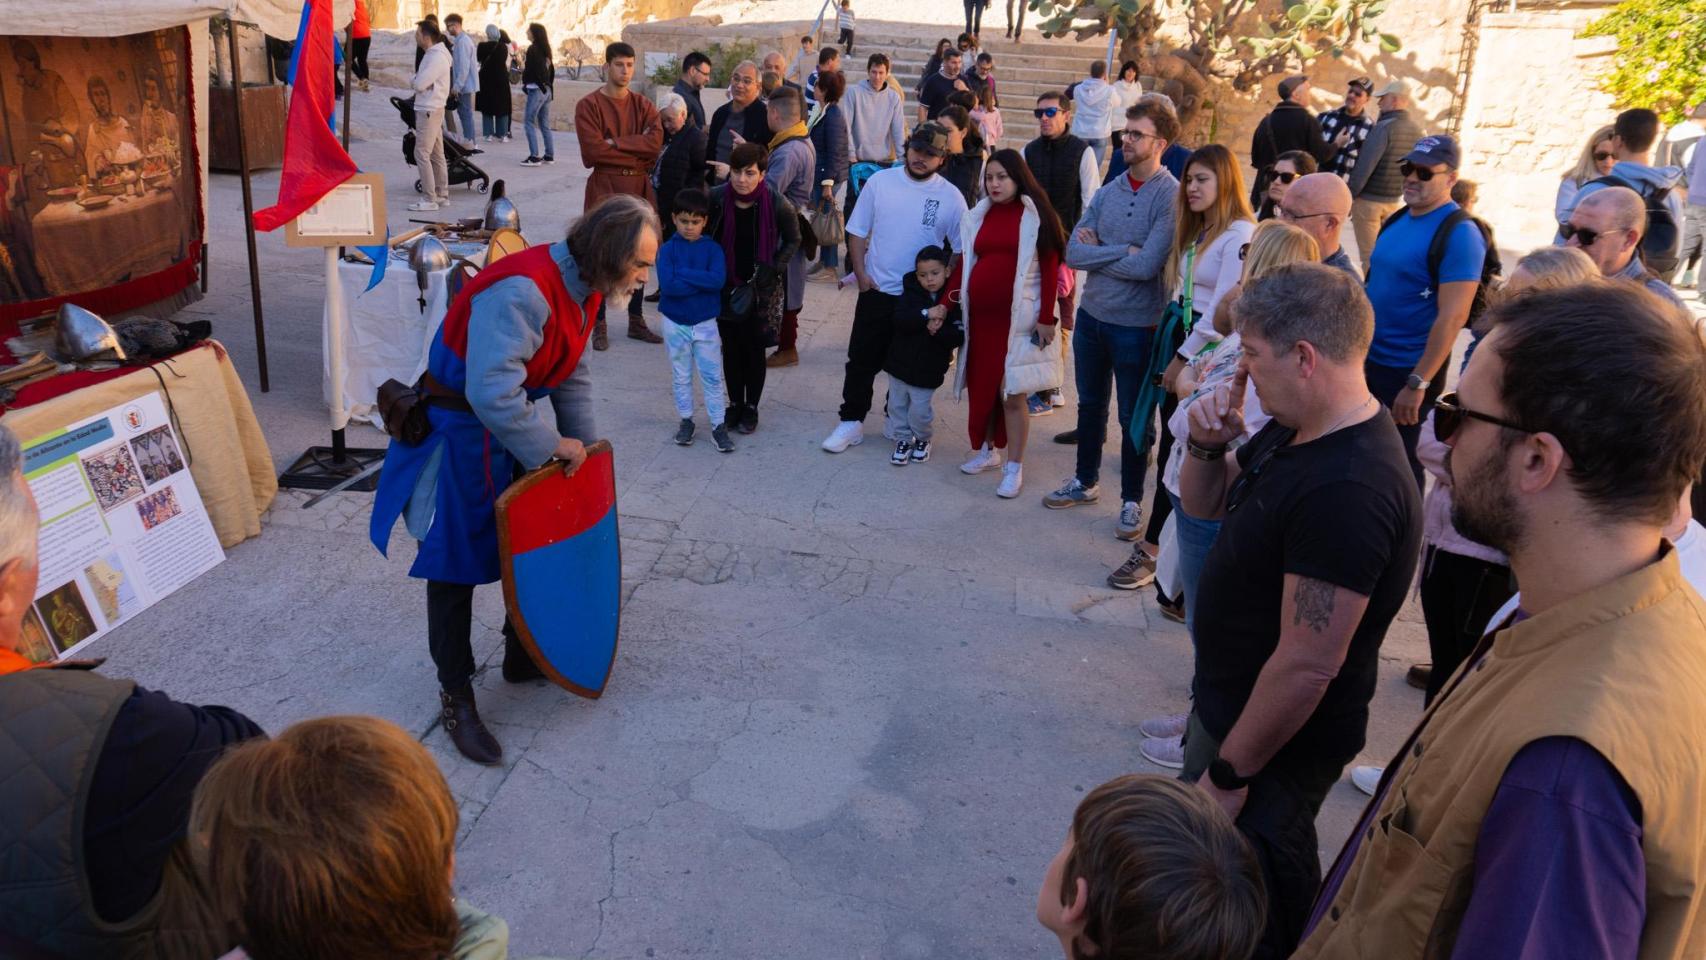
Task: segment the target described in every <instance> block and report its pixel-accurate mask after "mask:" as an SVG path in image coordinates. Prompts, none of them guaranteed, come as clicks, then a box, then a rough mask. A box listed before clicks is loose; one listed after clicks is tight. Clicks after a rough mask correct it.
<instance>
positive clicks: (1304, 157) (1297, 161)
mask: <svg viewBox="0 0 1706 960" xmlns="http://www.w3.org/2000/svg"><path fill="white" fill-rule="evenodd" d="M1317 169H1318V166H1317V164H1316V163H1315V158H1314V157H1313V156H1311V155H1310V154H1309V153H1308V152H1306V151H1303V150H1287V151H1286V152H1284V153H1282V154H1280V155H1279V156H1277V157H1275V158H1274V173H1273V176H1271V177H1269V178H1268V191H1267V193H1265V194H1263V195H1262V209H1261V210H1260V211H1258V213H1257V214H1256V219H1257V220H1272V219H1273V218H1274V208H1275V207H1278V206H1279V205H1280V204H1282V203H1284V202H1285V192H1286V191H1287V190H1289V189H1291V184H1292V181H1294V180H1296V179H1297V178H1298V177H1305V176H1308V175H1309V174H1311V173H1314V172H1315V171H1316V170H1317Z"/></svg>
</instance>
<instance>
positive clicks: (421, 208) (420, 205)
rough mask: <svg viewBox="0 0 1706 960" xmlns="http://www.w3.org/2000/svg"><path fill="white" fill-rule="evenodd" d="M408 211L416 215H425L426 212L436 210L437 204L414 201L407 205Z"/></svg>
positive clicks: (430, 201)
mask: <svg viewBox="0 0 1706 960" xmlns="http://www.w3.org/2000/svg"><path fill="white" fill-rule="evenodd" d="M409 209H410V210H413V211H414V212H416V213H425V212H426V211H428V210H437V209H438V204H437V203H436V202H434V201H432V200H416V201H415V202H414V203H411V204H409Z"/></svg>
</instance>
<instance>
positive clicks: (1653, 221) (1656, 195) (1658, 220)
mask: <svg viewBox="0 0 1706 960" xmlns="http://www.w3.org/2000/svg"><path fill="white" fill-rule="evenodd" d="M1595 183H1597V184H1599V185H1600V186H1602V187H1628V188H1629V189H1631V190H1633V191H1635V192H1636V193H1640V194H1641V199H1642V200H1643V201H1644V202H1645V203H1646V205H1647V232H1646V233H1645V234H1644V235H1643V236H1642V237H1641V262H1642V263H1644V264H1646V265H1647V269H1648V270H1651V271H1652V272H1653V273H1655V274H1657V275H1658V276H1660V277H1668V276H1670V275H1671V274H1672V273H1674V272H1675V271H1676V268H1677V264H1679V263H1681V262H1682V225H1681V224H1679V223H1677V222H1676V215H1675V214H1673V213H1672V212H1671V210H1670V208H1669V207H1667V206H1665V200H1666V198H1668V197H1669V196H1670V192H1671V190H1673V189H1675V188H1674V187H1666V188H1664V189H1663V190H1655V191H1653V192H1652V193H1650V194H1648V193H1641V188H1640V187H1637V186H1635V185H1634V184H1633V183H1630V182H1629V181H1627V180H1625V179H1623V178H1622V177H1619V176H1613V175H1609V174H1608V175H1606V176H1603V177H1599V178H1597V179H1594V180H1589V181H1588V182H1587V183H1584V184H1582V187H1583V188H1584V189H1585V188H1586V187H1587V186H1588V185H1589V184H1595Z"/></svg>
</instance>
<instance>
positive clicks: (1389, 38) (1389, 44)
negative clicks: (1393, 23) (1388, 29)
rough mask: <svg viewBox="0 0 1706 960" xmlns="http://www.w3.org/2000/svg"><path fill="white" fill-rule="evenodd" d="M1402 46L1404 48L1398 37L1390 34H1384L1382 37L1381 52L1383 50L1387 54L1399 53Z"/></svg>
mask: <svg viewBox="0 0 1706 960" xmlns="http://www.w3.org/2000/svg"><path fill="white" fill-rule="evenodd" d="M1402 46H1403V43H1402V42H1401V41H1399V39H1398V38H1397V37H1396V36H1394V35H1392V34H1390V33H1383V34H1381V35H1380V49H1381V50H1383V51H1385V52H1387V53H1397V52H1398V50H1399V48H1400V47H1402Z"/></svg>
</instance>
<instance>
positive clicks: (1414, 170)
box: [1398, 160, 1434, 183]
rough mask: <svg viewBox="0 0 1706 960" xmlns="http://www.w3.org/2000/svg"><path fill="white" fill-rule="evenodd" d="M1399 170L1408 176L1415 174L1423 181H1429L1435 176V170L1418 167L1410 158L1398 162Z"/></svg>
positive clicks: (1414, 175)
mask: <svg viewBox="0 0 1706 960" xmlns="http://www.w3.org/2000/svg"><path fill="white" fill-rule="evenodd" d="M1398 172H1399V173H1401V174H1403V175H1404V176H1406V177H1412V176H1413V177H1415V178H1416V179H1417V180H1420V181H1421V182H1423V183H1427V182H1428V181H1429V180H1432V179H1433V178H1434V172H1433V171H1432V170H1429V169H1428V168H1427V167H1418V166H1416V165H1415V164H1413V163H1411V162H1410V161H1408V160H1405V161H1404V162H1402V163H1400V164H1398Z"/></svg>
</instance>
